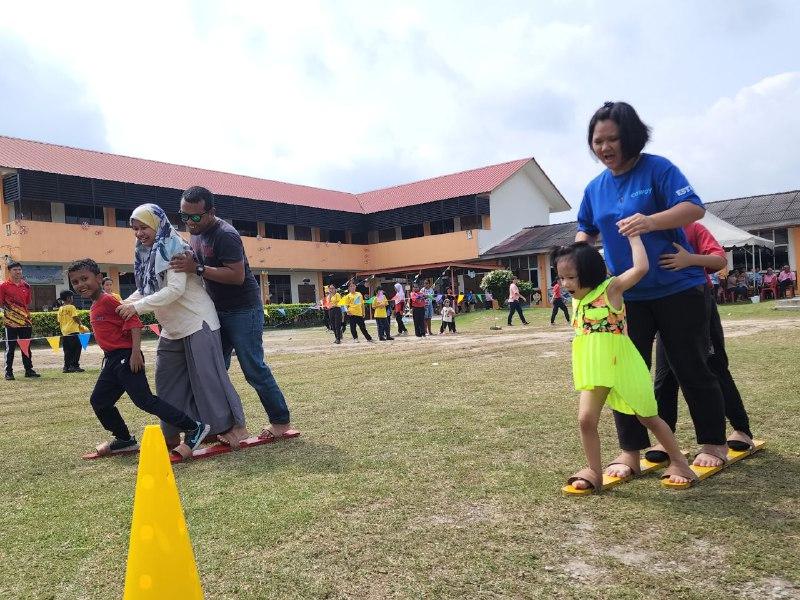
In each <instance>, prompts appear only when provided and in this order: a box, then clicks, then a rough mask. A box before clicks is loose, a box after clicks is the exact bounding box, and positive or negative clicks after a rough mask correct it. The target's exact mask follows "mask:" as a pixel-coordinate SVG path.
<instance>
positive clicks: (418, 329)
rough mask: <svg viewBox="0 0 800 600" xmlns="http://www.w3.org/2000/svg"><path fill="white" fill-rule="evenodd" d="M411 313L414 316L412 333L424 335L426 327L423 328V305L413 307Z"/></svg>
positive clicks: (419, 335) (418, 335)
mask: <svg viewBox="0 0 800 600" xmlns="http://www.w3.org/2000/svg"><path fill="white" fill-rule="evenodd" d="M411 315H412V316H413V317H414V335H416V336H417V337H425V333H426V331H427V329H426V328H425V307H424V306H422V307H420V308H416V307H413V308H412V309H411Z"/></svg>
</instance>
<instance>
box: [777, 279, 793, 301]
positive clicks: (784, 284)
mask: <svg viewBox="0 0 800 600" xmlns="http://www.w3.org/2000/svg"><path fill="white" fill-rule="evenodd" d="M790 287H794V282H793V281H792V280H791V279H784V280H783V281H779V282H778V296H780V297H781V298H783V296H784V294H786V290H787V289H788V288H790Z"/></svg>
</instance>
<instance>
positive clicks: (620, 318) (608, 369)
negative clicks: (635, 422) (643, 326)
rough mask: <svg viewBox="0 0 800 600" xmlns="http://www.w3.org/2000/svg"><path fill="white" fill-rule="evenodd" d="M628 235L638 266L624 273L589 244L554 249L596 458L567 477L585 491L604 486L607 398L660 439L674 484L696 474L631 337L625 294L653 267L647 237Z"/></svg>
mask: <svg viewBox="0 0 800 600" xmlns="http://www.w3.org/2000/svg"><path fill="white" fill-rule="evenodd" d="M628 239H629V240H630V243H631V251H632V256H633V266H632V267H631V268H630V269H628V270H627V271H625V272H624V273H622V274H620V275H619V276H617V277H608V276H607V270H606V264H605V261H604V260H603V257H602V256H601V255H600V253H599V252H598V251H597V250H596V249H595V248H594V247H593V246H591V245H589V244H587V243H586V242H576V243H575V244H572V245H570V246H566V247H564V248H561V249H560V250H558V251H557V252H556V253H555V262H556V269H557V270H558V277H559V279H560V281H561V286H562V287H563V288H565V289H567V290H568V291H569V293H570V294H571V295H572V298H573V300H572V303H573V320H572V324H573V326H574V327H575V339H574V340H573V341H572V375H573V379H574V381H575V389H576V390H579V391H580V392H581V395H580V408H579V412H578V421H579V424H580V431H581V443H582V444H583V450H584V452H585V453H586V458H587V460H588V462H589V468H587V469H583V470H581V471H579V472H578V473H576V474H575V475H573V476H572V477H570V478H569V480H568V483H569V484H572V486H573V487H574V488H575V489H578V490H586V489H592V490H594V491H599V490H600V489H601V487H602V481H603V476H602V468H601V460H600V436H599V434H598V432H597V425H598V422H599V420H600V412H601V410H602V409H603V405H604V404H606V402H607V403H608V404H609V405H610V406H611V408H613V409H614V410H617V411H619V412H622V413H626V414H629V415H636V416H637V417H638V418H639V420H640V421H641V423H642V425H644V426H645V427H647V428H648V429H649V430H650V431H652V432H653V434H654V435H655V436H656V438H658V441H659V442H660V443H661V444H662V445H663V446H664V448H665V450H666V452H667V453H668V454H669V457H670V467H669V468H668V469H667V471H666V472H665V477H669V479H670V481H671V482H674V483H688V482H691V481H693V480H694V479H695V475H694V473H693V472H692V471H691V469H689V463H687V462H686V458H685V457H684V456H683V454H681V452H680V450H679V449H678V444H677V442H676V441H675V436H674V434H673V433H672V431H671V430H670V428H669V426H668V425H667V424H666V423H665V422H664V421H663V420H662V419H661V418H660V417H659V416H658V407H657V406H656V399H655V396H654V395H653V383H652V381H651V379H650V371H649V369H648V368H647V366H646V365H645V363H644V360H643V359H642V357H641V355H640V354H639V352H638V350H636V347H635V346H634V345H633V342H631V340H630V338H629V337H628V335H627V330H626V326H625V304H624V303H623V300H622V294H623V292H625V290H628V289H630V288H631V287H633V286H634V285H636V283H637V282H638V281H639V280H640V279H641V278H642V277H644V275H645V274H646V273H647V270H648V268H649V264H648V260H647V253H646V251H645V249H644V245H643V244H642V240H641V239H640V238H639V236H633V237H630V238H628Z"/></svg>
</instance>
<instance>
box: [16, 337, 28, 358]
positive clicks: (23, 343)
mask: <svg viewBox="0 0 800 600" xmlns="http://www.w3.org/2000/svg"><path fill="white" fill-rule="evenodd" d="M17 344H19V349H20V350H22V353H23V354H24V355H25V356H27V357H28V358H30V356H31V341H30V340H23V339H18V340H17Z"/></svg>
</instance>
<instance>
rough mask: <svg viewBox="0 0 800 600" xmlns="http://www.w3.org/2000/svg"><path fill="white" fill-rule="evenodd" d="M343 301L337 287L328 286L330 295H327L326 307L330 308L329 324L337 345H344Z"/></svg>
mask: <svg viewBox="0 0 800 600" xmlns="http://www.w3.org/2000/svg"><path fill="white" fill-rule="evenodd" d="M341 300H342V297H341V295H340V294H339V293H338V292H337V291H336V286H335V285H333V284H330V285H329V286H328V293H327V294H325V305H326V306H327V307H328V323H329V324H330V327H331V331H333V335H334V337H335V342H334V343H336V344H341V343H342V331H343V330H342V307H341V306H339V302H340V301H341Z"/></svg>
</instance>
